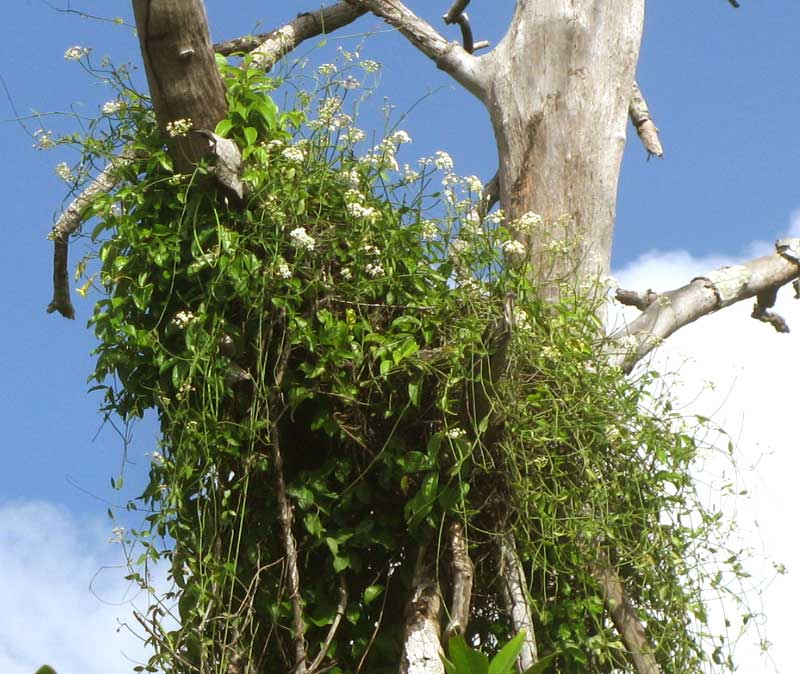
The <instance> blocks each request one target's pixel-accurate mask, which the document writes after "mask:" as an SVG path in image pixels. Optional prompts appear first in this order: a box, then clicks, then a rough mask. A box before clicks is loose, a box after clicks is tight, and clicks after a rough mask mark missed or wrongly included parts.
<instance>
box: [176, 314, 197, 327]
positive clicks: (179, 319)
mask: <svg viewBox="0 0 800 674" xmlns="http://www.w3.org/2000/svg"><path fill="white" fill-rule="evenodd" d="M194 318H195V317H194V314H193V313H192V312H191V311H179V312H178V313H177V314H175V315H174V316H173V317H172V322H173V323H174V324H175V325H176V326H177V327H179V328H181V329H182V328H185V327H186V326H187V325H189V323H191V322H192V321H193V320H194Z"/></svg>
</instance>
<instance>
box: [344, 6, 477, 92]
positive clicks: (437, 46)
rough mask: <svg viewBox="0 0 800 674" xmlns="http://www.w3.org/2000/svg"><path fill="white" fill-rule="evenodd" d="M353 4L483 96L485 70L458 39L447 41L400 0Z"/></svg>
mask: <svg viewBox="0 0 800 674" xmlns="http://www.w3.org/2000/svg"><path fill="white" fill-rule="evenodd" d="M347 2H348V3H349V4H351V5H352V6H354V7H359V8H362V9H368V10H369V11H371V12H372V13H373V14H375V15H376V16H379V17H381V18H382V19H383V20H384V21H386V23H388V24H389V25H391V26H394V27H395V28H397V30H399V31H400V32H401V33H402V34H403V35H404V36H405V37H406V38H408V40H409V41H410V42H411V44H413V45H414V46H415V47H416V48H417V49H419V50H420V51H421V52H422V53H423V54H425V55H426V56H428V57H429V58H431V59H433V61H434V62H435V63H436V65H437V67H438V68H440V69H441V70H444V71H445V72H446V73H448V74H449V75H450V76H452V77H453V78H454V79H455V80H456V81H457V82H458V83H459V84H461V85H463V86H464V87H465V88H466V89H467V90H468V91H469V92H470V93H472V94H474V95H475V96H477V97H478V98H479V99H481V100H484V98H485V94H486V88H487V84H488V82H487V79H488V75H487V71H486V68H485V67H483V66H482V65H481V64H480V62H479V60H478V59H477V58H476V57H474V56H472V54H469V53H468V52H467V51H466V50H465V49H464V48H463V47H461V45H459V44H458V43H457V42H448V41H447V40H446V39H445V38H444V37H443V36H442V35H441V34H440V33H439V32H438V31H437V30H436V29H435V28H434V27H433V26H431V25H430V24H429V23H428V22H427V21H425V20H424V19H421V18H420V17H418V16H417V15H416V14H414V12H412V11H411V10H410V9H408V7H406V6H405V5H404V4H403V3H402V2H400V0H347Z"/></svg>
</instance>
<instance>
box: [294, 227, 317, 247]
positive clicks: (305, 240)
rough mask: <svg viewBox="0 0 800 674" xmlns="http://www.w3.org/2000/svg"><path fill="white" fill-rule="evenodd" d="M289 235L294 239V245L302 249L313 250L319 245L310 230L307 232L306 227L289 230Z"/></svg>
mask: <svg viewBox="0 0 800 674" xmlns="http://www.w3.org/2000/svg"><path fill="white" fill-rule="evenodd" d="M289 236H290V237H291V239H292V245H293V246H294V247H295V248H300V249H302V250H308V251H312V250H314V248H315V247H316V245H317V242H316V241H315V240H314V238H313V237H311V236H310V235H309V234H308V232H306V228H305V227H297V228H295V229H293V230H292V231H291V232H289Z"/></svg>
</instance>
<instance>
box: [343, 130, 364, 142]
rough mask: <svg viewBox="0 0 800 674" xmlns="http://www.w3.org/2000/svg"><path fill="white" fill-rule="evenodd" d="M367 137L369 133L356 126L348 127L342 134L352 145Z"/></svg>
mask: <svg viewBox="0 0 800 674" xmlns="http://www.w3.org/2000/svg"><path fill="white" fill-rule="evenodd" d="M366 137H367V134H366V133H365V132H364V131H362V130H361V129H359V128H358V127H355V126H354V127H353V128H352V129H348V130H347V131H346V132H345V133H343V134H342V140H344V141H345V142H347V143H350V144H351V145H355V144H356V143H360V142H361V141H362V140H364V139H365V138H366Z"/></svg>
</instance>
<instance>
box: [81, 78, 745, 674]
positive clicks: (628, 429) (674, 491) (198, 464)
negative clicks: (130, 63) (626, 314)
mask: <svg viewBox="0 0 800 674" xmlns="http://www.w3.org/2000/svg"><path fill="white" fill-rule="evenodd" d="M367 69H368V70H369V69H371V66H369V67H368V68H367ZM223 73H224V76H225V79H226V83H227V86H228V95H229V101H230V115H229V118H228V119H227V120H224V121H223V122H222V123H221V124H220V126H219V127H218V129H217V131H218V133H220V134H222V135H225V136H227V137H229V138H232V139H234V140H235V141H236V142H237V144H238V145H239V147H240V148H241V149H242V154H243V159H244V166H245V168H244V174H243V178H244V181H245V183H246V184H247V186H248V194H247V197H246V199H245V202H244V204H238V203H236V202H235V200H234V199H233V198H232V197H231V196H230V195H227V194H226V193H225V191H224V190H223V189H222V188H221V187H220V186H219V185H218V184H217V183H216V181H215V179H214V176H213V166H210V165H201V166H199V167H198V168H197V170H196V171H195V172H194V173H193V174H191V175H179V174H176V173H174V172H173V170H172V163H171V161H170V159H169V157H168V154H167V152H166V150H165V147H164V141H165V139H164V137H163V135H162V134H161V133H160V132H159V131H158V129H157V128H156V126H155V122H154V119H153V117H152V114H151V112H150V110H149V109H148V104H147V103H148V102H147V100H146V99H143V98H141V97H138V96H137V95H136V94H135V93H134V92H132V91H131V90H130V89H128V88H125V90H124V104H123V105H121V106H120V107H119V109H118V110H116V111H114V113H113V115H112V122H113V124H112V126H111V127H109V128H110V129H111V130H110V131H105V132H103V134H99V133H98V132H97V130H98V129H99V128H100V127H99V126H97V127H94V129H93V132H94V133H95V136H96V137H97V136H100V140H94V141H92V143H90V144H89V145H88V146H87V153H88V154H87V156H95V155H98V154H102V153H103V152H106V151H108V150H110V149H111V148H112V147H113V146H115V145H117V146H118V145H121V144H124V145H127V146H128V147H132V148H133V149H136V150H139V151H140V153H139V158H137V159H136V160H135V161H134V162H132V163H131V164H130V165H128V166H127V167H126V168H125V169H124V171H125V173H124V180H123V181H122V182H121V184H120V186H119V188H118V189H117V190H115V192H114V193H113V194H111V195H108V196H107V197H106V198H102V199H100V200H98V202H97V203H96V204H95V205H94V207H93V209H92V211H91V213H89V214H87V217H88V216H94V217H96V218H97V220H96V222H97V223H98V224H97V225H96V227H95V229H94V232H93V235H92V236H93V240H94V241H96V242H97V250H98V256H99V261H100V265H101V269H100V270H99V271H98V273H97V275H96V276H95V277H92V278H93V279H94V282H95V284H96V285H98V286H99V287H100V289H101V290H102V291H103V293H104V296H103V297H102V298H101V299H100V300H99V301H98V302H97V305H96V309H95V313H94V316H93V318H92V320H91V324H92V326H93V327H94V330H95V332H96V334H97V337H98V339H99V347H98V349H97V368H96V371H95V374H94V379H95V380H96V388H98V389H100V390H102V391H104V394H105V407H104V409H105V411H106V413H107V414H109V415H118V416H120V417H122V418H123V419H131V418H135V417H137V416H141V415H142V414H143V413H145V411H147V410H155V411H156V413H157V414H158V417H159V420H160V423H161V429H162V432H163V440H162V447H161V448H160V452H159V453H156V454H154V458H153V463H152V468H151V472H150V484H149V486H148V487H147V490H146V491H145V493H144V494H143V495H142V497H141V501H140V502H139V504H138V506H137V507H138V508H140V509H146V510H147V513H148V514H147V516H146V525H145V526H144V527H143V528H142V530H140V531H138V532H135V534H136V536H135V538H136V541H135V544H136V545H138V546H140V548H141V550H142V551H143V552H142V555H141V557H139V559H138V565H139V566H138V567H137V570H136V572H135V573H134V575H133V577H134V578H137V579H139V580H140V581H141V582H142V583H143V584H145V585H146V584H147V582H148V580H147V573H146V571H147V569H148V566H149V564H151V563H154V562H158V561H159V560H162V559H166V560H168V563H169V565H170V577H171V579H172V580H173V581H174V589H173V591H171V592H169V593H168V594H167V595H166V596H160V597H154V602H153V604H152V606H151V610H150V615H149V616H148V617H147V623H146V624H148V625H150V628H149V629H150V633H149V635H148V637H147V638H148V639H149V640H150V641H151V642H152V643H153V645H154V647H155V649H156V650H155V655H154V656H153V658H152V661H151V662H150V664H149V665H148V666H147V667H146V669H147V671H165V672H180V673H182V674H183V673H188V672H203V673H204V674H205V673H207V672H220V673H221V672H225V671H241V672H276V673H277V672H288V671H292V662H293V658H294V646H293V625H294V623H293V617H292V616H293V610H292V601H291V600H292V597H291V596H290V592H289V591H288V589H287V576H288V574H289V568H288V562H287V559H288V556H287V553H286V548H285V544H284V540H283V537H282V533H281V512H280V492H281V489H282V487H281V484H282V483H283V484H285V485H286V491H287V494H288V497H289V499H290V501H291V504H292V506H293V534H294V538H295V539H296V543H297V550H298V557H297V564H298V570H299V576H300V581H301V602H302V605H303V607H304V620H305V640H306V643H307V647H308V654H309V657H310V658H311V659H313V658H314V657H315V656H316V655H317V653H319V652H320V649H321V648H322V644H323V642H324V640H325V639H326V636H327V635H328V632H329V629H330V626H331V625H332V624H334V623H335V622H338V619H337V613H338V612H339V609H338V608H337V607H338V606H339V603H340V601H341V599H342V596H343V593H344V594H346V602H345V604H344V605H343V608H344V611H343V614H344V615H343V619H342V620H341V624H340V625H339V627H338V630H337V631H336V633H335V638H334V639H333V642H332V644H331V645H330V648H329V650H328V651H327V655H326V658H325V662H326V664H327V666H332V669H330V670H329V671H332V672H339V673H340V674H344V673H348V674H352V673H355V672H359V671H363V672H369V673H370V674H380V673H381V672H387V673H388V672H396V671H397V662H398V658H399V653H400V647H401V641H402V636H403V625H404V617H403V613H404V607H405V604H406V602H407V600H408V598H409V593H410V589H409V588H410V585H411V576H412V574H413V563H414V559H415V550H416V548H417V546H418V544H419V543H420V542H421V541H427V542H432V544H433V546H434V549H436V548H438V549H439V550H440V554H439V555H438V559H439V564H438V573H439V579H440V584H441V587H442V590H443V595H444V596H445V597H447V596H448V591H447V587H448V584H449V583H450V576H449V566H448V554H447V550H446V544H445V540H444V535H443V532H444V531H445V524H446V523H447V522H448V521H449V520H451V519H453V518H457V519H459V520H461V521H462V522H463V523H464V524H465V526H466V531H467V535H468V540H469V549H470V555H471V558H472V560H473V561H474V563H475V566H476V581H475V587H476V591H475V593H474V594H473V607H472V614H471V623H470V629H469V635H468V636H469V640H470V642H471V643H480V644H481V645H482V647H483V648H484V649H485V650H488V651H489V652H491V651H492V650H493V649H496V648H497V644H498V643H504V642H505V641H507V639H508V637H509V636H510V632H511V630H510V627H509V625H508V622H507V619H506V618H505V616H504V611H503V609H502V607H501V606H500V604H499V599H498V596H497V594H496V578H497V575H498V568H497V561H496V540H497V537H498V536H499V535H501V534H509V533H510V534H511V535H513V537H514V539H515V540H516V544H517V546H518V548H519V551H520V554H521V556H522V558H523V560H524V562H525V565H526V568H527V570H528V574H529V580H530V592H531V598H532V605H533V611H534V618H535V622H536V628H537V634H536V636H537V640H538V642H539V650H540V652H541V653H542V654H544V655H546V654H548V653H557V654H558V657H557V660H556V662H557V666H558V671H560V672H563V673H567V672H569V673H575V674H577V673H579V672H580V673H585V672H597V673H603V674H609V673H610V672H613V671H630V665H629V662H628V658H627V655H626V653H625V649H624V647H623V645H622V643H621V642H620V639H619V635H618V634H617V633H616V632H615V630H614V628H613V626H612V625H611V623H610V619H609V616H608V613H607V609H606V607H605V606H604V602H603V599H602V595H601V592H600V589H599V588H598V585H597V582H596V580H595V579H594V577H593V575H592V569H593V568H596V567H597V566H598V565H602V564H611V565H613V567H614V568H616V569H617V570H618V572H619V574H620V575H621V577H622V578H623V579H624V582H625V584H626V590H627V592H628V594H629V596H630V598H631V600H632V601H633V603H634V604H635V606H636V607H637V609H638V611H639V613H640V615H641V617H642V619H643V620H644V621H645V622H646V625H647V630H648V636H649V638H650V639H651V641H652V643H653V645H654V647H655V649H656V655H657V658H658V660H659V663H660V664H661V666H662V668H663V671H664V672H665V674H679V673H680V674H685V673H687V672H695V671H700V670H703V669H705V668H706V665H709V664H710V663H711V660H712V659H713V660H714V661H716V662H722V661H723V660H724V659H725V658H726V657H727V650H725V646H724V644H721V643H719V642H718V643H717V644H715V645H719V646H722V647H723V650H719V649H718V650H717V651H713V652H709V651H710V650H711V649H709V648H708V643H707V642H705V641H704V640H703V639H702V637H701V634H702V632H703V631H704V630H706V629H707V628H706V627H705V622H706V613H705V608H704V603H703V601H702V597H701V588H702V587H703V586H704V584H706V582H707V580H708V577H707V574H706V571H705V568H706V567H705V564H706V562H707V561H708V559H710V558H712V557H713V556H714V555H713V546H714V545H716V543H715V535H716V534H715V531H716V525H717V517H716V516H713V515H709V514H705V512H704V511H703V509H702V508H701V507H700V506H699V505H698V503H697V502H696V500H695V494H694V490H693V486H692V481H691V479H690V476H689V469H690V466H691V464H692V461H693V460H694V458H695V454H696V450H697V448H696V444H695V441H694V439H693V437H692V436H691V435H689V434H687V433H686V432H685V431H682V430H676V429H677V428H678V427H677V425H676V421H677V419H678V418H677V416H676V415H675V414H674V413H672V411H671V409H670V407H669V404H668V402H664V401H658V400H656V399H653V398H652V397H651V396H650V395H649V394H647V393H646V390H647V385H648V384H649V383H650V382H651V378H652V377H653V376H654V375H652V374H647V375H643V376H641V377H639V378H638V379H636V380H631V379H628V378H625V377H624V376H623V374H622V373H621V372H619V371H618V370H615V369H613V368H610V367H608V366H607V365H606V364H605V360H604V358H603V348H604V338H603V331H602V329H601V326H600V324H599V321H598V319H597V318H596V316H597V313H598V307H597V305H596V304H593V303H592V302H590V301H589V300H587V299H586V297H587V296H591V295H592V293H586V292H585V288H584V289H583V290H581V289H579V288H572V289H571V292H570V286H569V285H565V286H564V290H565V291H564V293H563V297H564V298H565V299H563V300H562V301H561V302H560V303H558V304H546V303H543V302H542V301H540V300H539V299H538V297H537V292H536V288H535V287H532V286H531V284H530V282H529V281H528V280H527V278H528V274H526V271H527V265H528V262H527V261H526V259H525V258H524V256H521V255H520V254H519V253H518V252H517V249H516V247H515V245H514V243H513V242H512V241H510V238H509V232H508V230H507V229H506V228H505V227H504V226H503V224H502V221H501V218H500V217H494V216H488V217H482V215H481V214H480V213H478V212H477V211H475V210H473V204H474V203H475V199H476V198H477V194H476V193H475V190H476V189H477V188H476V186H475V181H474V180H468V179H467V180H464V179H458V178H456V177H455V176H454V175H453V174H452V173H451V172H450V169H451V168H452V166H451V164H450V163H449V160H448V159H447V158H446V156H444V155H440V156H438V157H436V158H433V159H431V160H429V161H427V162H423V163H422V164H421V167H420V170H419V173H418V174H417V175H414V176H409V175H408V174H409V171H406V172H405V176H404V175H403V172H400V173H398V172H397V171H396V170H395V163H394V162H395V159H394V157H395V153H396V151H397V149H398V146H399V145H400V144H402V143H403V142H405V141H406V139H405V138H404V135H403V134H402V133H395V134H389V136H388V138H387V139H386V140H384V141H382V142H380V143H379V144H378V145H376V146H375V147H373V148H372V150H369V151H367V152H366V153H365V152H363V151H361V152H360V153H359V151H358V147H359V145H358V137H357V134H356V133H355V129H354V127H353V120H352V119H351V118H350V117H348V116H346V115H345V114H344V111H343V100H342V98H339V97H337V96H336V91H335V89H334V88H331V85H330V84H326V85H325V86H324V87H323V88H322V89H321V90H320V91H318V92H315V94H314V95H313V96H312V95H306V94H301V95H300V96H299V99H298V105H297V107H296V109H292V110H289V111H287V112H281V111H280V110H279V108H278V107H277V106H276V105H275V104H274V103H273V102H272V100H271V99H270V98H269V95H268V93H269V91H270V90H272V89H273V88H274V87H275V86H276V83H275V82H273V81H272V80H270V79H268V78H265V77H264V76H263V75H261V74H259V73H257V72H255V71H253V70H242V69H239V68H229V67H227V66H224V65H223ZM317 95H319V96H322V99H321V100H317V99H316V96H317ZM312 109H313V110H314V112H313V113H312ZM103 128H105V127H103ZM441 170H444V173H445V180H444V188H443V189H442V190H441V191H440V192H438V193H436V192H434V193H432V194H431V192H432V189H431V186H430V185H431V182H432V179H433V178H434V177H436V176H437V175H441V173H438V172H439V171H441ZM431 209H433V212H436V213H437V214H438V215H439V217H438V218H437V219H435V220H434V219H428V218H431V216H430V212H431ZM530 225H531V226H532V227H535V226H539V227H545V226H546V225H545V224H543V223H540V222H538V221H536V220H535V218H533V219H532V222H531V223H530ZM550 252H551V254H553V255H569V254H570V253H571V250H570V247H569V245H568V244H559V245H557V246H550ZM88 269H89V271H91V264H90V265H89V267H88ZM584 281H586V280H584ZM593 283H596V281H594V280H589V285H592V284H593ZM595 294H596V293H595ZM512 305H513V312H512V313H513V319H514V320H513V328H512V329H511V332H510V334H509V333H508V332H507V331H506V333H505V334H502V331H501V330H500V327H498V328H497V329H493V328H492V326H503V325H505V326H506V328H507V327H508V324H507V323H503V320H502V319H503V317H504V313H503V312H504V308H505V309H506V311H507V310H508V308H509V307H510V306H512ZM506 338H508V340H507V342H506V341H505V340H506ZM501 349H503V350H505V349H507V352H506V353H505V357H504V358H502V359H499V358H496V356H498V352H499V351H500V350H501ZM497 362H499V363H501V365H500V366H497V365H496V364H495V363H497ZM493 364H495V365H494V366H495V367H496V368H497V367H500V368H501V370H502V371H500V372H493V373H490V372H489V369H490V367H491V366H492V365H493ZM494 379H497V380H498V381H497V384H496V385H495V384H493V383H492V381H493V380H494ZM482 400H488V401H489V404H488V406H487V407H485V408H481V405H480V404H479V401H482ZM281 464H282V465H281ZM128 542H129V543H131V544H133V543H132V542H131V541H128ZM133 561H137V560H133ZM730 561H731V563H732V564H734V565H735V564H736V560H730ZM717 582H719V580H718V581H717Z"/></svg>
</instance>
